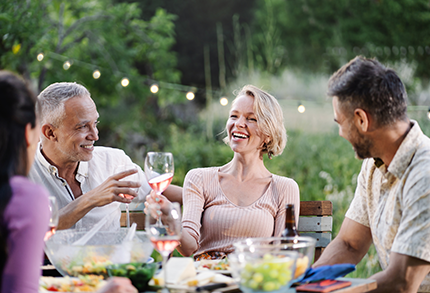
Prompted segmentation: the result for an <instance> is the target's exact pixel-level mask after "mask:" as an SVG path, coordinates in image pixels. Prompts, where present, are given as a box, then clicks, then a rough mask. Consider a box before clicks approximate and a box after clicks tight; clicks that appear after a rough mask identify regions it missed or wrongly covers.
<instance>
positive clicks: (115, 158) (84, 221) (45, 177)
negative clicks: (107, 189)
mask: <svg viewBox="0 0 430 293" xmlns="http://www.w3.org/2000/svg"><path fill="white" fill-rule="evenodd" d="M131 163H132V161H131V159H130V158H129V157H128V156H127V155H126V154H125V153H124V151H122V150H120V149H114V148H108V147H94V151H93V157H92V159H91V160H90V161H88V162H79V166H78V170H77V172H76V177H75V178H76V180H77V181H78V182H79V183H80V184H81V190H82V193H83V195H85V193H87V192H88V191H90V190H92V189H94V188H96V187H97V186H99V185H100V184H101V183H103V182H104V181H105V180H106V179H107V178H108V177H109V176H111V175H113V174H115V172H116V171H115V167H116V166H118V165H126V164H131ZM136 166H137V165H136ZM138 171H139V173H140V175H139V177H140V178H143V181H142V182H141V183H142V186H141V187H140V188H139V194H138V197H137V198H135V199H134V200H133V202H132V203H131V204H130V209H134V208H136V206H138V205H139V204H140V202H143V201H145V198H146V195H147V194H148V193H149V192H150V191H151V187H149V185H148V183H147V181H146V179H145V178H146V177H145V174H144V173H143V171H142V169H141V168H138ZM28 177H29V178H30V179H31V180H32V181H34V182H36V183H39V184H41V185H43V186H45V187H46V189H48V191H49V193H50V194H52V195H54V196H55V197H56V198H57V201H58V205H59V208H60V209H61V208H63V207H65V206H66V205H67V204H69V203H71V202H72V201H73V200H75V197H74V195H73V192H72V189H71V188H70V186H69V184H67V181H66V180H65V179H63V178H61V177H60V176H59V175H58V170H57V168H56V167H55V166H53V165H51V164H50V163H49V162H48V161H47V160H46V159H45V157H44V156H43V154H42V152H41V145H40V143H39V146H38V148H37V151H36V156H35V159H34V163H33V166H32V167H31V170H30V173H29V174H28ZM120 205H121V204H120V203H119V202H112V203H110V204H107V205H105V206H102V207H95V208H93V209H92V210H91V211H89V212H88V213H87V214H86V215H85V216H84V217H83V218H81V219H80V220H79V221H78V222H76V224H75V225H74V226H73V227H72V228H75V229H83V230H86V229H90V228H91V227H92V226H93V225H95V224H97V223H98V222H99V221H100V220H101V219H103V218H104V216H106V215H108V214H111V217H109V219H110V221H107V223H106V224H105V226H104V227H102V230H106V231H107V230H110V231H114V230H116V229H119V228H120V217H121V208H120Z"/></svg>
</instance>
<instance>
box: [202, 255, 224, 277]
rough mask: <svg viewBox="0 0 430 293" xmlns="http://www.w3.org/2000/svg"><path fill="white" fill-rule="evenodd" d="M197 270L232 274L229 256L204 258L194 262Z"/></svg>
mask: <svg viewBox="0 0 430 293" xmlns="http://www.w3.org/2000/svg"><path fill="white" fill-rule="evenodd" d="M194 266H195V267H196V270H197V272H203V271H215V272H217V273H221V274H224V275H231V269H230V264H229V262H228V259H227V258H223V259H203V260H200V261H196V262H194Z"/></svg>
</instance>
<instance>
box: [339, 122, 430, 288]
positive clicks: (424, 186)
mask: <svg viewBox="0 0 430 293" xmlns="http://www.w3.org/2000/svg"><path fill="white" fill-rule="evenodd" d="M346 217H348V218H350V219H352V220H354V221H356V222H358V223H360V224H362V225H364V226H367V227H369V228H370V230H371V233H372V239H373V244H374V245H375V248H376V251H377V252H378V257H379V262H380V264H381V267H382V269H386V268H387V266H388V265H389V263H390V253H391V252H396V253H400V254H405V255H409V256H412V257H416V258H419V259H422V260H424V261H427V262H430V139H429V138H428V137H427V136H425V135H424V134H423V132H422V131H421V129H420V127H419V125H418V123H417V122H415V121H413V126H412V128H411V130H410V131H409V133H408V134H407V135H406V137H405V139H404V140H403V142H402V143H401V145H400V147H399V149H398V150H397V152H396V154H395V156H394V158H393V160H392V162H391V164H390V165H389V166H388V168H387V167H386V165H385V164H383V162H382V161H381V160H379V159H366V160H364V162H363V165H362V168H361V172H360V175H359V177H358V182H357V190H356V192H355V196H354V199H353V201H352V203H351V206H350V207H349V209H348V211H347V213H346ZM418 292H430V274H429V275H427V276H426V278H425V279H424V281H423V282H422V283H421V286H420V289H419V290H418Z"/></svg>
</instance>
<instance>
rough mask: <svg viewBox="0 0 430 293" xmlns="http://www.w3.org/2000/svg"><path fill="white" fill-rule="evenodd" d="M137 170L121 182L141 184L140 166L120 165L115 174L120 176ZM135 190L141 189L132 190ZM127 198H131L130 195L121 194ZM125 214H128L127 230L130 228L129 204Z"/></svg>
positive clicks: (131, 164)
mask: <svg viewBox="0 0 430 293" xmlns="http://www.w3.org/2000/svg"><path fill="white" fill-rule="evenodd" d="M132 169H134V170H136V171H137V173H134V174H131V175H128V176H127V177H124V178H122V179H121V181H135V182H139V183H141V181H142V178H141V176H140V174H139V168H138V166H136V164H133V163H130V164H125V165H118V166H116V167H115V174H118V173H120V172H124V171H129V170H132ZM132 189H133V190H135V191H136V192H139V188H132ZM120 195H122V196H123V197H125V198H130V195H128V194H120ZM125 212H126V214H127V220H126V221H127V223H126V224H127V228H130V212H129V206H128V203H126V204H125Z"/></svg>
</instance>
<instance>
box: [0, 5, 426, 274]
mask: <svg viewBox="0 0 430 293" xmlns="http://www.w3.org/2000/svg"><path fill="white" fill-rule="evenodd" d="M429 33H430V3H429V1H427V0H395V1H387V0H354V1H350V0H336V1H335V0H326V1H317V0H260V1H255V0H246V1H245V0H235V1H228V0H200V1H196V0H188V1H179V0H157V1H151V0H135V1H129V0H90V1H89V0H75V1H68V2H66V1H59V0H38V1H26V0H2V1H1V4H0V68H1V69H8V70H12V71H15V72H18V73H19V74H21V75H23V76H24V77H25V78H26V79H28V80H29V81H31V83H32V85H33V87H34V89H35V91H36V92H39V91H41V90H42V89H44V88H45V87H46V86H47V85H49V84H51V83H53V82H58V81H76V82H79V83H81V84H83V85H85V86H86V87H87V88H88V89H89V91H90V92H91V94H92V97H93V99H94V100H95V101H96V103H97V106H98V110H99V112H100V115H101V118H100V120H101V123H100V129H99V130H100V141H99V142H98V143H97V144H99V145H106V146H113V147H120V148H123V149H124V150H125V151H126V152H127V153H128V154H129V155H130V156H131V157H132V158H133V160H135V161H136V162H137V163H139V164H140V165H143V159H144V156H145V154H146V152H147V151H148V150H164V151H170V152H172V153H173V154H174V157H175V177H174V181H173V183H175V184H178V185H182V183H183V179H184V176H185V174H186V173H187V172H188V170H190V169H191V168H196V167H205V166H215V165H222V164H224V163H226V162H228V161H229V160H230V159H231V157H232V152H231V150H230V148H229V147H228V146H226V145H224V144H223V143H222V138H223V135H222V131H223V129H224V125H225V121H226V118H227V115H228V108H229V107H228V105H227V106H222V105H220V102H219V100H220V98H221V97H225V98H227V100H228V101H230V102H231V101H232V99H233V98H234V91H235V90H237V89H238V88H240V87H241V86H243V85H245V84H254V85H256V86H259V87H262V88H263V89H265V90H267V91H269V92H270V93H272V94H273V95H274V96H275V97H276V98H278V100H279V102H280V104H281V105H282V107H283V109H284V115H285V125H286V128H287V131H288V136H289V141H288V144H287V147H286V149H285V151H284V153H283V154H282V155H281V156H279V157H276V158H274V159H273V160H270V161H269V160H267V162H266V163H267V166H268V168H269V170H271V171H272V172H273V173H276V174H279V175H285V176H289V177H291V178H293V179H295V180H296V181H297V182H298V184H299V186H300V190H301V198H302V200H322V199H327V200H331V201H332V202H333V204H334V233H333V234H334V236H335V235H336V233H337V232H338V230H339V228H340V224H341V223H342V219H343V217H344V214H345V212H346V210H347V208H348V205H349V202H350V201H351V199H352V197H353V194H354V190H355V186H356V177H357V175H358V172H359V170H360V165H361V162H360V161H358V160H356V159H355V158H354V153H353V151H352V148H351V146H350V145H349V143H348V142H347V141H345V140H343V139H342V138H340V137H339V136H338V134H337V126H336V125H335V124H334V123H333V115H332V109H331V101H330V100H329V99H327V98H326V96H325V91H326V83H327V80H328V78H329V76H330V75H331V74H332V73H333V72H334V71H335V70H337V69H338V68H339V67H340V66H341V65H343V64H344V63H346V62H347V61H348V60H350V59H352V58H353V57H355V56H356V55H363V56H366V57H372V58H377V59H378V60H380V61H381V62H383V63H384V64H386V65H388V66H390V67H392V68H394V69H395V70H396V71H397V72H398V73H399V75H400V76H401V78H402V80H403V81H404V83H405V85H406V87H407V90H408V94H409V106H408V111H409V115H410V117H411V118H414V119H417V120H419V122H420V125H421V127H422V128H423V130H424V132H425V133H426V134H427V135H429V134H430V125H429V120H428V118H427V112H428V106H429V105H430V87H429V80H430V75H429V72H430V71H429V68H430V43H429V41H428V40H429V38H428V35H429ZM96 71H98V72H99V74H100V76H99V77H97V75H95V74H96ZM96 77H97V78H96ZM124 78H126V79H127V80H128V85H127V86H124V85H125V84H123V85H122V84H121V81H122V80H123V79H124ZM153 84H156V85H158V88H159V90H158V92H156V93H151V91H150V87H151V86H152V85H153ZM189 91H191V92H193V93H194V99H192V100H188V99H186V98H185V94H186V93H187V92H189ZM298 105H303V106H305V112H304V113H299V112H298V111H297V107H298ZM379 269H380V268H379V265H378V259H377V256H376V254H375V251H374V249H373V248H372V249H371V250H370V251H369V253H368V254H367V255H366V257H365V258H364V260H363V261H362V262H361V263H360V265H359V266H358V269H357V271H356V272H354V273H352V274H351V276H354V277H368V276H370V275H372V274H373V273H375V272H377V271H378V270H379Z"/></svg>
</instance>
